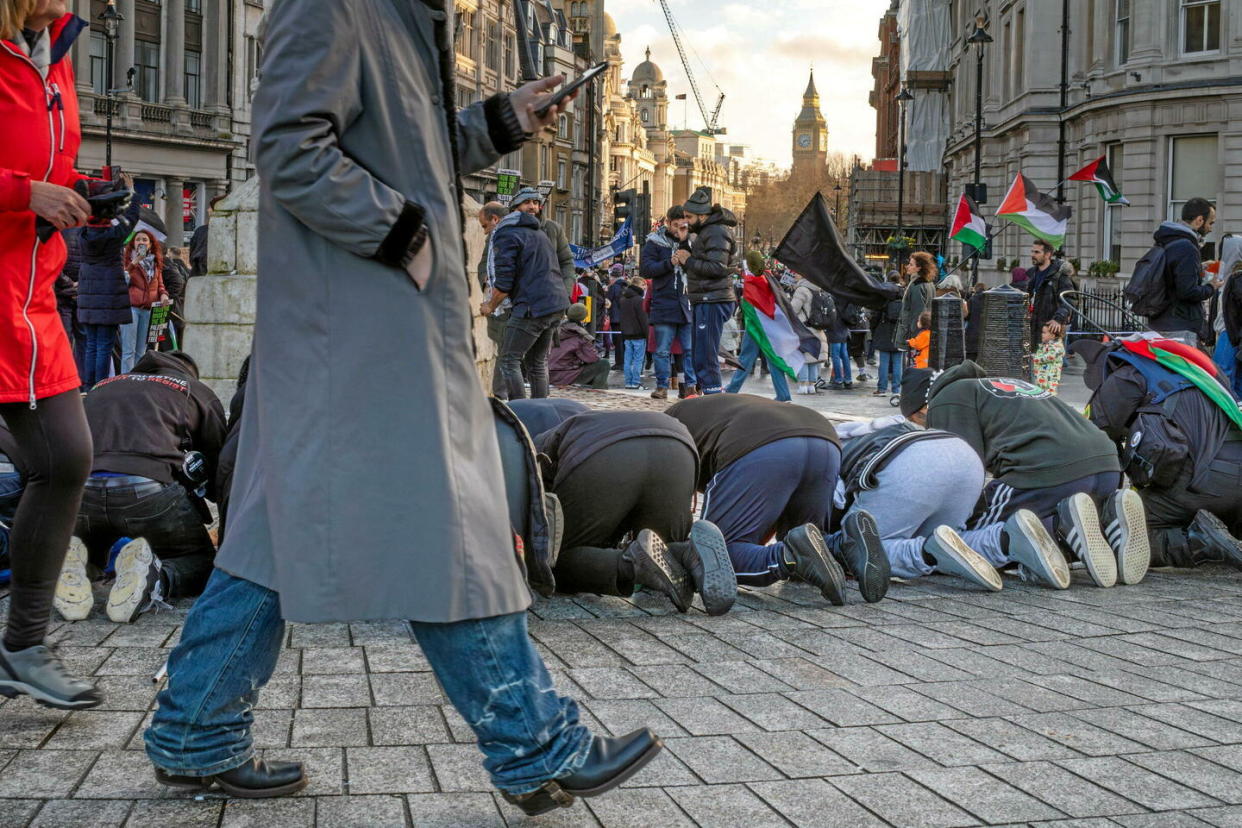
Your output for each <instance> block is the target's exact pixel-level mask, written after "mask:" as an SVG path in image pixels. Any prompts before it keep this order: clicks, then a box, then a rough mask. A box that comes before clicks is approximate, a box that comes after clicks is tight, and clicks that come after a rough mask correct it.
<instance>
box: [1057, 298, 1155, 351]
mask: <svg viewBox="0 0 1242 828" xmlns="http://www.w3.org/2000/svg"><path fill="white" fill-rule="evenodd" d="M1061 302H1062V304H1064V305H1065V306H1066V307H1068V308H1069V309H1070V310H1071V311H1072V313H1071V314H1070V324H1069V330H1067V331H1066V334H1065V335H1066V339H1067V340H1068V339H1069V338H1070V337H1074V338H1077V339H1083V338H1087V337H1097V336H1102V335H1106V336H1126V335H1128V334H1132V333H1141V332H1143V331H1148V330H1150V328H1148V327H1147V323H1146V322H1145V321H1144V320H1143V318H1142V317H1141V316H1138V315H1137V314H1135V313H1134V312H1132V311H1131V310H1130V306H1129V302H1127V301H1126V297H1125V294H1124V293H1122V292H1121V290H1120V289H1113V290H1067V291H1065V292H1063V293H1062V294H1061Z"/></svg>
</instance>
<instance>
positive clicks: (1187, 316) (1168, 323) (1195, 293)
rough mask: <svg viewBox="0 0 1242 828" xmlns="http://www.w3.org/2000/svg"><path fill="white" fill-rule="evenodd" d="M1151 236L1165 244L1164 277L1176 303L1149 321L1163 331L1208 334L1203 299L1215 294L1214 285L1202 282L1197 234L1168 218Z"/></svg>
mask: <svg viewBox="0 0 1242 828" xmlns="http://www.w3.org/2000/svg"><path fill="white" fill-rule="evenodd" d="M1152 238H1154V239H1155V240H1156V244H1158V245H1161V246H1162V247H1164V279H1165V285H1166V286H1167V289H1168V292H1169V297H1170V298H1171V299H1172V300H1173V303H1172V304H1171V305H1169V307H1167V308H1165V310H1164V311H1163V312H1162V313H1160V314H1157V315H1156V316H1153V317H1151V318H1149V319H1148V320H1147V324H1148V325H1149V326H1150V327H1151V329H1152V330H1154V331H1159V332H1161V333H1174V332H1176V331H1191V332H1192V333H1194V334H1196V335H1198V336H1200V337H1204V336H1206V335H1207V316H1206V315H1205V314H1204V312H1203V303H1204V302H1206V301H1207V300H1208V299H1211V298H1212V293H1213V292H1214V288H1213V287H1212V286H1211V285H1207V284H1204V283H1203V257H1202V256H1201V255H1200V253H1199V236H1198V234H1196V233H1195V231H1194V230H1191V229H1190V228H1189V227H1187V226H1186V225H1184V224H1182V223H1181V222H1177V221H1166V222H1163V223H1162V224H1161V225H1160V226H1159V227H1157V228H1156V232H1155V233H1153V234H1152Z"/></svg>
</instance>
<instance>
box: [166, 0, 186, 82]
mask: <svg viewBox="0 0 1242 828" xmlns="http://www.w3.org/2000/svg"><path fill="white" fill-rule="evenodd" d="M164 20H165V29H164V31H165V32H166V33H167V34H166V39H165V41H164V103H166V104H168V105H169V106H185V0H164Z"/></svg>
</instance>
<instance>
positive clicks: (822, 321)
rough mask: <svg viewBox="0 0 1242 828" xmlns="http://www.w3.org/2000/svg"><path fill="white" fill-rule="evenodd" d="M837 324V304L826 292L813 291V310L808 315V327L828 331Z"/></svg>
mask: <svg viewBox="0 0 1242 828" xmlns="http://www.w3.org/2000/svg"><path fill="white" fill-rule="evenodd" d="M836 324H837V303H836V302H835V301H833V299H832V294H831V293H829V292H828V291H826V290H813V291H811V309H810V310H809V311H807V314H806V326H807V327H808V328H814V329H815V330H817V331H826V330H829V329H831V328H833V327H836Z"/></svg>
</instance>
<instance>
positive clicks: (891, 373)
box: [876, 351, 905, 394]
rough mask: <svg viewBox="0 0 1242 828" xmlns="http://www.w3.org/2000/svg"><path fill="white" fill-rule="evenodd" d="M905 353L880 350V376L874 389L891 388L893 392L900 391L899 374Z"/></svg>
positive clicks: (897, 392)
mask: <svg viewBox="0 0 1242 828" xmlns="http://www.w3.org/2000/svg"><path fill="white" fill-rule="evenodd" d="M904 357H905V354H903V353H902V352H901V351H880V376H879V380H878V382H877V383H876V390H878V391H887V390H888V389H889V388H892V389H893V393H894V394H900V393H901V374H902V366H903V363H904Z"/></svg>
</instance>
